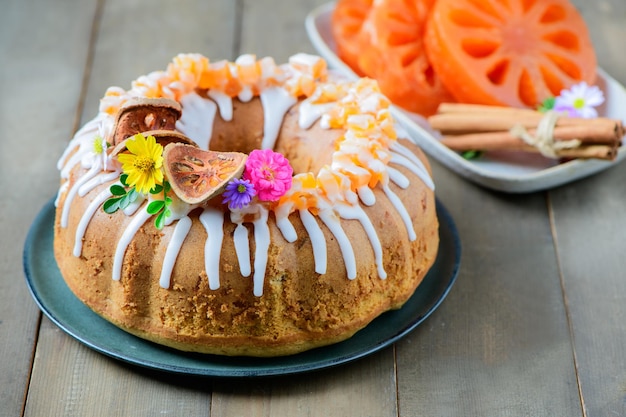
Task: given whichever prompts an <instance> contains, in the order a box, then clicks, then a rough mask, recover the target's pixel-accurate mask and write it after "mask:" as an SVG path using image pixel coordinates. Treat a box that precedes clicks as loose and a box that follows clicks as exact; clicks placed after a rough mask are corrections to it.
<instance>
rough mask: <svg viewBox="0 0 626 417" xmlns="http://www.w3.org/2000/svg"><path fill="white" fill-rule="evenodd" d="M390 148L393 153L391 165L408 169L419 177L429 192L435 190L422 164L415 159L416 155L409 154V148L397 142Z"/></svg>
mask: <svg viewBox="0 0 626 417" xmlns="http://www.w3.org/2000/svg"><path fill="white" fill-rule="evenodd" d="M390 148H391V150H392V151H393V152H391V162H392V163H395V164H398V165H401V166H403V167H405V168H408V169H409V170H411V172H413V173H414V174H415V175H417V176H418V177H420V179H421V180H422V181H423V182H424V184H426V186H427V187H428V188H430V189H431V190H434V189H435V183H434V182H433V180H432V178H431V176H430V174H429V173H428V170H427V169H426V166H424V163H423V162H422V161H421V160H420V159H419V158H418V157H417V155H415V154H414V153H413V152H411V151H410V150H409V148H407V147H406V146H404V145H402V144H400V143H398V142H393V143H392V144H391V146H390Z"/></svg>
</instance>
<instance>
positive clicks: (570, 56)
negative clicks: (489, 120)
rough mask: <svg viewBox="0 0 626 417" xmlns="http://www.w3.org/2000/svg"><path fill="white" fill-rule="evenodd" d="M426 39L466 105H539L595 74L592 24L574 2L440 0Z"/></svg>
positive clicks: (591, 79) (444, 75) (441, 71)
mask: <svg viewBox="0 0 626 417" xmlns="http://www.w3.org/2000/svg"><path fill="white" fill-rule="evenodd" d="M424 40H425V44H426V50H427V54H428V57H429V59H430V61H431V63H432V65H433V67H434V68H435V71H436V72H437V74H438V75H439V77H440V78H441V80H442V81H443V83H444V84H445V86H446V87H447V88H448V90H449V91H450V92H451V93H452V94H453V95H454V97H455V98H456V99H457V100H458V101H461V102H468V103H480V104H492V105H508V106H513V107H535V106H536V105H538V104H539V103H541V102H542V101H543V100H545V99H546V98H549V97H551V96H555V95H558V94H559V93H560V91H561V90H562V89H563V88H568V87H570V86H571V85H573V84H575V83H577V82H580V81H585V82H587V83H588V84H593V83H595V79H596V65H597V62H596V55H595V52H594V49H593V46H592V44H591V39H590V37H589V33H588V30H587V26H586V25H585V22H584V20H583V18H582V17H581V16H580V14H579V13H578V11H577V10H576V8H575V7H574V6H573V5H572V4H571V3H570V2H569V1H568V0H508V1H506V2H504V1H498V0H438V1H437V2H436V3H435V5H434V6H433V9H432V11H431V16H430V18H429V21H428V25H427V31H426V35H425V39H424Z"/></svg>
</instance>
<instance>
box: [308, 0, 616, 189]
mask: <svg viewBox="0 0 626 417" xmlns="http://www.w3.org/2000/svg"><path fill="white" fill-rule="evenodd" d="M334 7H335V2H329V3H324V4H321V5H319V6H317V7H315V8H314V9H312V10H311V11H310V12H309V13H308V14H307V16H306V18H305V29H306V32H307V35H308V36H309V40H310V41H311V43H312V44H313V46H314V47H315V49H317V51H318V52H319V53H320V55H321V56H322V57H324V58H325V59H326V61H327V62H328V63H329V64H330V67H332V68H336V69H338V70H339V71H340V72H342V73H343V74H344V75H346V76H349V77H356V74H355V73H354V72H353V71H352V69H350V68H349V67H348V66H347V65H346V64H345V63H344V62H343V61H342V60H341V59H340V58H339V57H338V56H337V55H336V53H335V52H334V51H333V50H332V48H331V46H330V45H328V44H327V43H326V42H325V40H324V38H323V37H322V35H321V33H320V31H319V30H318V20H319V19H321V18H327V15H328V14H330V13H331V12H332V10H333V9H334ZM598 75H599V77H601V79H602V80H603V81H605V82H606V83H607V85H611V86H613V87H615V88H619V89H620V90H621V91H622V92H623V93H624V94H625V95H626V89H625V88H624V86H622V85H621V84H620V83H619V82H618V81H617V80H615V79H614V78H613V77H612V76H611V75H609V74H608V73H607V72H606V71H604V70H603V69H602V68H600V67H598ZM391 112H392V114H393V115H394V117H395V118H396V119H397V120H398V121H399V122H400V123H401V124H402V125H403V126H404V127H405V128H407V129H408V130H410V131H411V132H412V133H413V135H411V136H412V137H414V138H418V139H417V142H418V143H417V144H418V145H419V146H420V147H422V148H423V149H424V151H425V152H426V153H427V154H428V155H429V156H431V157H433V158H435V159H437V160H438V161H439V162H440V163H442V164H443V165H445V166H446V167H447V168H449V169H450V170H452V171H453V172H455V173H457V174H459V175H460V176H461V177H464V178H466V179H468V180H470V181H472V182H474V183H477V184H479V185H482V186H484V187H487V188H490V189H493V190H496V191H503V192H508V193H528V192H535V191H543V190H548V189H551V188H554V187H557V186H560V185H564V184H567V183H569V182H572V181H575V180H578V179H581V178H584V177H587V176H590V175H593V174H595V173H598V172H600V171H603V170H606V169H608V168H611V167H613V166H615V165H617V164H619V163H620V162H622V161H623V160H624V159H626V143H624V144H623V145H622V146H621V147H620V148H619V149H618V154H617V157H616V158H615V160H613V161H603V160H584V161H583V160H571V161H568V162H565V163H560V164H556V165H553V166H549V167H546V168H543V169H541V170H537V171H533V172H528V173H518V174H512V173H511V174H509V175H506V174H499V175H496V174H495V173H494V172H493V171H490V170H487V169H485V168H484V167H483V166H481V165H480V164H477V163H475V162H472V161H469V160H467V159H465V158H463V157H462V156H461V155H459V154H458V153H456V152H454V151H452V150H450V149H448V148H447V147H445V146H444V145H442V144H441V143H440V142H439V141H437V140H436V138H435V137H433V136H432V135H431V134H430V133H428V132H427V130H426V129H424V128H423V127H422V126H420V125H419V124H418V123H416V122H414V121H412V120H411V116H417V117H421V116H418V115H412V114H411V113H409V112H407V111H405V110H403V109H400V108H399V107H397V106H394V105H392V106H391ZM622 118H623V119H624V118H626V115H625V116H623V117H622ZM625 121H626V120H625ZM414 140H416V139H414Z"/></svg>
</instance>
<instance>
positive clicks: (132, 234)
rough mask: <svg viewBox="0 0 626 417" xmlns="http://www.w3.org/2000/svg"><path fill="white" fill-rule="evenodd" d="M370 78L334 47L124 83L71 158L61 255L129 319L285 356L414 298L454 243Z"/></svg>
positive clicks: (67, 275) (189, 345)
mask: <svg viewBox="0 0 626 417" xmlns="http://www.w3.org/2000/svg"><path fill="white" fill-rule="evenodd" d="M389 106H390V103H389V101H388V100H387V99H386V98H385V97H384V96H383V95H382V94H381V93H380V91H379V89H378V87H377V84H376V83H375V82H374V81H372V80H369V79H361V80H358V81H350V82H349V81H346V80H344V79H341V78H340V77H339V76H337V75H335V74H333V73H332V71H328V70H327V68H326V63H325V61H324V60H323V59H321V58H319V57H317V56H313V55H307V54H296V55H294V56H292V57H291V58H290V59H289V61H288V63H286V64H282V65H277V64H275V63H274V61H273V60H272V59H271V58H263V59H259V60H257V58H256V57H255V56H253V55H242V56H241V57H239V58H238V59H237V60H236V61H235V62H228V61H219V62H209V60H208V59H207V58H206V57H204V56H201V55H199V54H181V55H179V56H177V57H175V58H174V60H173V61H172V62H171V63H170V64H169V65H168V67H167V68H166V70H164V71H158V72H153V73H150V74H148V75H146V76H141V77H139V78H138V79H137V80H135V81H134V82H133V83H132V87H131V88H130V89H129V90H123V89H121V88H116V87H112V88H109V89H108V90H107V92H106V94H105V96H104V97H103V99H102V100H101V104H100V111H99V113H98V115H97V116H96V117H95V118H94V119H93V120H91V121H90V122H88V123H86V124H85V125H84V126H83V127H82V128H81V129H80V130H79V131H78V132H77V133H76V134H75V136H74V138H73V139H72V140H71V141H70V143H69V145H68V147H67V149H66V151H65V152H64V154H63V155H62V156H61V158H60V160H59V163H58V167H59V170H60V172H61V185H60V189H59V193H58V197H57V199H56V207H57V208H56V220H55V230H54V231H55V238H54V252H55V258H56V261H57V263H58V266H59V269H60V271H61V274H62V276H63V278H64V280H65V281H66V283H67V285H68V286H69V287H70V289H71V290H72V292H73V293H74V294H75V295H76V296H77V297H78V298H79V299H80V300H81V301H82V302H83V303H85V304H86V305H87V306H89V307H90V308H91V309H92V310H93V311H95V312H96V313H97V314H99V315H101V316H102V317H103V318H105V319H106V320H108V321H110V322H112V323H113V324H115V325H116V326H119V327H120V328H122V329H124V330H126V331H128V332H130V333H133V334H135V335H137V336H139V337H142V338H145V339H148V340H151V341H153V342H156V343H159V344H162V345H166V346H169V347H172V348H176V349H179V350H183V351H193V352H202V353H210V354H221V355H246V356H279V355H288V354H294V353H297V352H301V351H304V350H307V349H311V348H314V347H318V346H323V345H328V344H331V343H335V342H339V341H342V340H345V339H347V338H349V337H350V336H352V335H353V334H354V333H355V332H357V331H358V330H359V329H361V328H363V327H364V326H366V325H367V324H368V323H370V322H371V321H372V320H373V319H374V318H376V317H377V316H379V315H380V314H381V313H383V312H385V311H387V310H390V309H397V308H400V307H401V306H402V305H403V303H405V302H406V301H407V299H408V298H409V297H410V296H411V295H412V294H413V292H414V290H415V289H416V287H417V286H418V285H419V283H420V282H421V281H422V279H423V277H424V276H425V275H426V273H427V272H428V270H429V268H430V267H431V265H432V264H433V262H434V260H435V257H436V254H437V250H438V243H439V234H438V221H437V217H436V210H435V197H434V185H433V182H432V179H431V175H430V167H429V165H428V162H427V160H426V158H425V156H424V154H423V153H422V152H421V151H420V149H419V148H418V147H417V146H416V145H415V144H414V143H413V142H412V141H411V140H409V139H408V136H407V135H406V133H403V131H402V129H400V128H399V127H398V126H396V125H395V124H394V121H393V118H392V116H391V115H390V111H389Z"/></svg>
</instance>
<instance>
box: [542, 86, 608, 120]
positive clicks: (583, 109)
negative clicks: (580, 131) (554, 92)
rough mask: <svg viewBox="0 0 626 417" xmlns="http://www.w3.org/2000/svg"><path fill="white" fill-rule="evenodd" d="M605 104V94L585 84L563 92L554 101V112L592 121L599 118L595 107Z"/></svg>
mask: <svg viewBox="0 0 626 417" xmlns="http://www.w3.org/2000/svg"><path fill="white" fill-rule="evenodd" d="M602 103H604V94H603V93H602V90H600V89H599V88H598V87H597V86H595V85H594V86H589V85H587V83H585V82H581V83H579V84H576V85H573V86H572V87H571V88H570V89H569V90H562V91H561V94H560V95H559V96H558V97H556V99H555V101H554V110H555V111H557V112H567V114H568V115H569V116H570V117H582V118H587V119H591V118H594V117H598V112H597V110H596V109H595V108H594V107H597V106H599V105H601V104H602Z"/></svg>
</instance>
